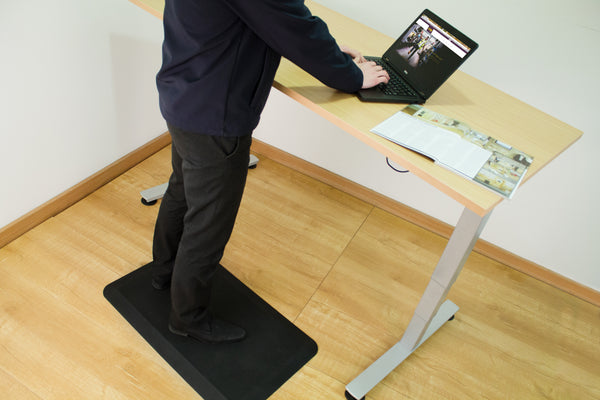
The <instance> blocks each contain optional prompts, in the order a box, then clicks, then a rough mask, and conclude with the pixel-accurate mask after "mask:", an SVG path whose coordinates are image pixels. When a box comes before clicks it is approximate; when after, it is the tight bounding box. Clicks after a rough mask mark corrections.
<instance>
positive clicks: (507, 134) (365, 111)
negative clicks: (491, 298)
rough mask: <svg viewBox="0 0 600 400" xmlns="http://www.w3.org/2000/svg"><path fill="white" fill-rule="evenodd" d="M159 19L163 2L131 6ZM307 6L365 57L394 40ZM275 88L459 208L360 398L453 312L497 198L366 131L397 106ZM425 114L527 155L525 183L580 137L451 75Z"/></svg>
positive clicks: (359, 385) (283, 69)
mask: <svg viewBox="0 0 600 400" xmlns="http://www.w3.org/2000/svg"><path fill="white" fill-rule="evenodd" d="M130 1H132V2H133V3H135V4H137V5H139V6H140V7H142V8H143V9H145V10H147V11H149V12H150V13H152V14H153V15H155V16H157V17H159V18H160V17H162V10H163V8H164V0H130ZM306 5H307V6H308V7H309V8H310V9H311V10H312V12H313V13H314V14H315V15H318V16H319V17H321V18H322V19H323V20H325V21H326V22H327V24H328V25H329V28H330V30H331V32H332V34H333V36H334V37H336V39H337V40H338V42H339V43H344V44H348V45H350V46H351V47H354V48H356V49H359V50H360V51H361V52H362V53H363V54H366V55H378V54H383V52H384V51H385V50H386V49H387V47H388V46H389V45H390V44H391V43H392V42H393V39H392V38H390V37H387V36H385V35H383V34H381V33H379V32H377V31H375V30H373V29H370V28H368V27H366V26H364V25H362V24H360V23H358V22H356V21H353V20H351V19H349V18H347V17H344V16H342V15H340V14H338V13H336V12H334V11H331V10H329V9H327V8H326V7H323V6H321V5H320V4H318V3H315V2H313V1H311V0H307V1H306ZM274 87H275V88H277V89H278V90H280V91H281V92H283V93H285V94H287V95H288V96H290V97H291V98H293V99H295V100H296V101H298V102H299V103H301V104H303V105H304V106H306V107H308V108H309V109H311V110H312V111H314V112H315V113H317V114H319V115H320V116H322V117H323V118H326V119H327V120H329V121H331V122H332V123H334V124H335V125H337V126H338V127H340V128H341V129H343V130H345V131H346V132H348V133H349V134H351V135H353V136H355V137H357V138H358V139H360V140H361V141H363V142H364V143H365V144H367V145H368V146H370V147H372V148H374V149H376V150H377V151H379V152H380V153H381V154H382V156H385V157H388V158H389V159H390V160H392V161H394V162H397V163H398V164H400V165H402V166H403V167H405V168H407V169H409V170H410V171H411V172H412V173H413V174H414V175H416V176H418V177H419V178H421V179H423V180H424V181H426V182H428V183H430V184H431V185H433V186H434V187H435V188H437V189H438V190H440V191H441V192H443V193H445V194H446V195H448V196H449V197H451V198H452V199H454V200H456V201H458V202H459V203H460V204H462V205H463V206H464V211H463V213H462V215H461V217H460V219H459V221H458V223H457V225H456V227H455V229H454V232H453V233H452V236H451V237H450V240H449V241H448V244H447V246H446V248H445V250H444V252H443V253H442V256H441V258H440V260H439V262H438V264H437V266H436V268H435V270H434V272H433V274H432V277H431V280H430V282H429V284H428V285H427V287H426V289H425V292H424V294H423V296H422V298H421V300H420V301H419V303H418V305H417V306H416V309H415V312H414V315H413V317H412V319H411V321H410V322H409V325H408V327H407V328H406V330H405V333H404V335H403V336H402V338H401V339H400V341H399V342H398V343H397V344H396V345H394V346H393V347H392V348H391V349H390V350H388V351H387V352H386V353H384V354H383V355H382V356H381V357H380V358H379V359H378V360H377V361H375V362H374V363H373V364H372V365H371V366H369V367H368V368H367V369H366V370H365V371H364V372H363V373H361V374H360V375H359V376H358V377H357V378H356V379H354V380H353V381H352V382H350V383H349V384H348V386H347V387H346V397H347V398H349V399H360V398H362V397H364V396H365V395H366V394H367V393H368V392H369V391H370V390H371V389H372V388H373V387H374V386H375V385H377V383H378V382H380V381H381V380H382V379H384V378H385V377H386V376H387V375H388V374H389V373H390V372H391V371H392V370H393V369H394V368H395V367H396V366H398V365H399V364H400V363H401V362H403V361H404V360H405V359H406V358H407V357H408V356H409V355H410V354H411V353H412V352H413V351H415V350H416V349H417V348H418V347H419V346H420V345H421V344H422V343H423V342H424V341H425V340H427V338H429V337H430V336H431V335H432V334H433V333H434V332H436V331H437V330H438V329H439V328H440V327H441V326H442V325H443V324H444V323H445V322H446V321H447V320H448V319H450V318H452V316H453V315H454V313H456V311H458V306H456V305H455V304H454V303H452V302H451V301H449V300H445V299H446V295H447V294H448V291H449V290H450V288H451V286H452V284H453V283H454V281H455V280H456V279H457V277H458V275H459V273H460V271H461V269H462V267H463V265H464V264H465V261H466V259H467V257H468V256H469V254H470V253H471V250H472V249H473V246H474V245H475V242H476V241H477V239H478V238H479V235H480V233H481V231H482V230H483V228H484V226H485V223H486V222H487V220H488V219H489V217H490V214H491V213H492V210H493V209H494V207H496V206H497V205H498V204H499V203H500V202H502V200H503V198H502V197H501V196H499V195H497V194H495V193H493V192H492V191H490V190H488V189H485V188H483V187H481V186H479V185H477V184H475V183H473V182H471V181H469V180H467V179H464V178H462V177H460V176H458V175H456V174H454V173H452V172H450V171H448V170H446V169H444V168H443V167H440V166H438V165H435V164H434V163H432V162H431V161H430V160H428V159H426V158H425V157H423V156H420V155H418V154H416V153H414V152H412V151H410V150H407V149H404V148H402V147H400V146H398V145H395V144H393V143H391V142H389V141H387V140H385V139H383V138H381V137H379V136H377V135H375V134H372V133H370V129H371V128H373V127H374V126H375V125H377V124H378V123H380V122H381V121H383V120H385V119H386V118H388V117H390V116H391V115H393V114H394V113H396V112H398V111H399V110H400V109H401V108H402V107H403V105H399V104H375V103H362V102H361V101H360V100H358V99H357V98H356V96H353V95H348V94H345V93H341V92H338V91H335V90H333V89H330V88H327V87H325V86H323V84H321V83H320V82H318V81H317V80H316V79H314V78H313V77H312V76H310V75H309V74H307V73H306V72H304V71H303V70H301V69H300V68H298V67H296V66H295V65H293V64H292V63H290V62H289V61H287V60H283V61H282V63H281V66H280V67H279V71H278V73H277V76H276V78H275V83H274ZM426 107H427V108H429V109H431V110H433V111H436V112H439V113H441V114H444V115H448V116H451V117H454V118H456V119H459V120H461V121H464V122H465V123H467V124H469V125H470V126H472V127H473V128H474V129H476V130H478V131H480V132H483V133H485V134H488V135H490V136H492V137H494V138H496V139H498V140H501V141H502V142H504V143H510V144H511V145H513V146H515V147H516V148H518V149H520V150H522V151H524V152H526V153H528V154H530V155H532V156H533V157H534V161H533V164H532V165H531V166H530V168H529V171H528V172H527V176H526V177H525V179H524V182H523V183H522V184H524V183H526V181H527V180H529V179H530V178H531V177H533V176H534V175H535V174H536V173H537V172H539V171H540V169H542V168H543V167H544V166H545V165H546V164H548V163H549V162H550V161H552V160H553V159H554V158H555V157H556V156H558V155H559V154H560V153H561V152H563V151H564V150H565V149H567V148H568V147H569V146H570V145H571V144H573V143H574V142H575V141H576V140H577V139H579V137H580V136H581V134H582V133H581V132H580V131H578V130H576V129H574V128H573V127H571V126H569V125H567V124H565V123H563V122H561V121H558V120H557V119H555V118H552V117H550V116H549V115H547V114H544V113H543V112H541V111H539V110H537V109H535V108H533V107H531V106H529V105H527V104H525V103H523V102H521V101H519V100H517V99H515V98H513V97H511V96H509V95H507V94H505V93H503V92H501V91H499V90H497V89H494V88H493V87H491V86H489V85H486V84H485V83H483V82H481V81H479V80H477V79H475V78H473V77H471V76H469V75H467V74H465V73H462V72H461V71H457V72H456V73H455V74H454V75H453V76H452V77H451V78H450V79H449V80H448V81H447V82H446V83H445V84H444V85H443V86H442V87H441V88H440V89H439V90H438V91H437V92H436V93H435V95H434V96H433V97H432V98H431V99H429V100H428V102H427V104H426Z"/></svg>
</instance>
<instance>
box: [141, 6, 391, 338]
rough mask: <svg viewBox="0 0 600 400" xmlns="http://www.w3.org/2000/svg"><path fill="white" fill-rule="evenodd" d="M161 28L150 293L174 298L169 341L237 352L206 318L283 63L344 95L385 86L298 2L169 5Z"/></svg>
mask: <svg viewBox="0 0 600 400" xmlns="http://www.w3.org/2000/svg"><path fill="white" fill-rule="evenodd" d="M163 21H164V22H163V23H164V42H163V62H162V66H161V68H160V71H159V72H158V74H157V87H158V92H159V99H160V109H161V112H162V115H163V117H164V118H165V120H166V121H167V126H168V128H169V132H170V134H171V137H172V168H173V173H172V175H171V177H170V179H169V184H168V189H167V191H166V193H165V195H164V197H163V199H162V202H161V206H160V210H159V214H158V218H157V221H156V226H155V231H154V241H153V248H152V253H153V262H152V285H153V286H154V288H156V289H159V290H163V289H167V288H169V287H170V288H171V313H170V316H169V329H170V331H171V332H173V333H175V334H178V335H184V336H190V337H192V338H195V339H197V340H200V341H203V342H210V343H222V342H234V341H239V340H241V339H243V338H244V337H245V330H244V329H243V328H242V327H238V326H236V325H234V324H232V323H230V322H228V321H224V320H222V319H220V318H218V317H217V316H213V315H211V314H210V312H209V311H208V305H209V302H210V290H211V278H212V276H213V274H214V273H215V271H216V269H217V267H218V265H219V262H220V260H221V257H222V256H223V252H224V249H225V245H226V244H227V242H228V240H229V237H230V235H231V232H232V230H233V226H234V222H235V218H236V215H237V212H238V208H239V205H240V202H241V198H242V193H243V190H244V186H245V183H246V175H247V170H248V163H249V155H250V144H251V142H252V131H253V130H254V128H256V126H257V124H258V121H259V118H260V114H261V112H262V109H263V107H264V105H265V102H266V100H267V96H268V94H269V91H270V89H271V85H272V83H273V79H274V77H275V72H276V70H277V67H278V65H279V61H280V58H281V56H284V57H286V58H288V59H290V60H291V61H292V62H294V63H295V64H297V65H298V66H300V67H301V68H303V69H305V70H306V71H308V72H309V73H310V74H312V75H313V76H315V77H316V78H318V79H319V80H320V81H321V82H323V83H324V84H325V85H328V86H330V87H332V88H335V89H338V90H342V91H345V92H355V91H357V90H359V89H360V88H368V87H372V86H375V85H377V84H379V83H383V82H387V81H388V80H389V77H388V75H387V73H385V72H384V71H383V70H382V69H381V67H379V66H377V65H375V64H374V63H372V62H366V61H365V60H364V58H362V56H361V55H360V54H359V53H358V52H356V51H354V50H351V49H348V48H343V50H342V49H341V48H340V47H339V46H338V44H337V43H336V41H335V39H334V38H333V37H332V36H331V35H330V33H329V31H328V29H327V25H326V24H325V23H324V22H323V21H322V20H321V19H319V18H318V17H315V16H313V15H312V14H311V12H310V11H309V9H308V8H307V7H306V6H305V5H304V0H252V1H250V0H166V2H165V10H164V20H163Z"/></svg>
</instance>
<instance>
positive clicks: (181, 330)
mask: <svg viewBox="0 0 600 400" xmlns="http://www.w3.org/2000/svg"><path fill="white" fill-rule="evenodd" d="M169 330H170V331H171V332H172V333H174V334H176V335H180V336H189V337H191V338H194V339H196V340H198V341H200V342H203V343H234V342H239V341H240V340H242V339H244V338H245V337H246V331H245V330H244V329H243V328H241V327H239V326H237V325H234V324H232V323H230V322H227V321H224V320H222V319H219V318H215V317H212V316H210V315H208V316H207V318H206V319H205V321H203V322H200V323H199V324H197V325H193V326H188V327H183V326H180V325H179V324H177V323H176V322H175V321H174V319H173V318H169Z"/></svg>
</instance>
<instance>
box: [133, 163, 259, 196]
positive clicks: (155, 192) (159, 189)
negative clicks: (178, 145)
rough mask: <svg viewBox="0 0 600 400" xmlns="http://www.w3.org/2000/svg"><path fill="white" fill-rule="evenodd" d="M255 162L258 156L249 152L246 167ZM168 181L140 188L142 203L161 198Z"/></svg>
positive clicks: (254, 165) (253, 165)
mask: <svg viewBox="0 0 600 400" xmlns="http://www.w3.org/2000/svg"><path fill="white" fill-rule="evenodd" d="M256 164H258V157H256V156H255V155H254V154H250V162H249V163H248V168H256ZM168 185H169V184H168V183H163V184H162V185H158V186H154V187H151V188H150V189H146V190H142V191H141V192H140V195H141V196H142V204H144V205H147V206H151V205H153V204H155V203H156V202H157V201H158V199H162V197H163V196H164V194H165V191H166V190H167V186H168Z"/></svg>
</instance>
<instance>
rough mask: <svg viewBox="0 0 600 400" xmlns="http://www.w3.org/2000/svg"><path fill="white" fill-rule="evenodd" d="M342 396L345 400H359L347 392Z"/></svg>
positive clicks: (361, 399)
mask: <svg viewBox="0 0 600 400" xmlns="http://www.w3.org/2000/svg"><path fill="white" fill-rule="evenodd" d="M344 395H345V396H346V400H359V399H357V398H356V397H354V396H352V395H351V394H350V393H349V392H348V391H347V390H346V393H344ZM360 400H365V397H364V396H363V397H362V398H360Z"/></svg>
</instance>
